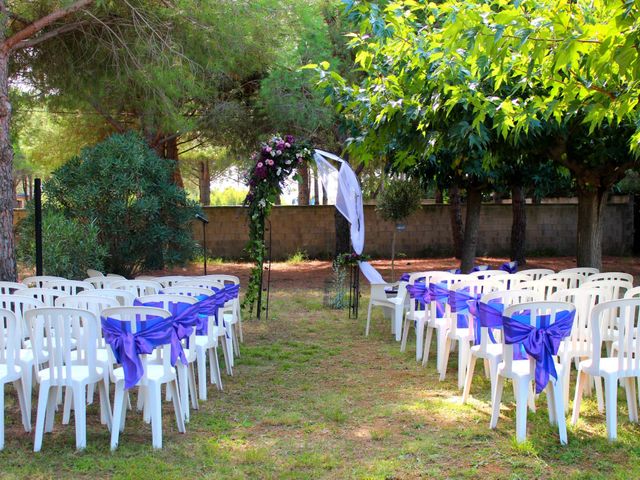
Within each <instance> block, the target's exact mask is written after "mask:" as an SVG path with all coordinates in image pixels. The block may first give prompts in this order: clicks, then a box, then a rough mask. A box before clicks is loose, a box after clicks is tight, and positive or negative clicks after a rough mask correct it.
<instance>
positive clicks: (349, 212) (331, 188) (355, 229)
mask: <svg viewBox="0 0 640 480" xmlns="http://www.w3.org/2000/svg"><path fill="white" fill-rule="evenodd" d="M327 158H328V159H330V160H334V161H336V162H338V163H339V164H340V168H339V169H337V168H335V167H334V166H333V165H332V164H331V163H329V161H327ZM314 159H315V161H316V165H317V166H318V175H319V177H320V181H321V182H322V186H323V187H324V188H325V190H326V191H327V198H328V199H329V201H332V202H335V205H336V208H337V209H338V211H339V212H340V213H341V214H342V215H343V216H344V217H345V218H346V219H347V220H348V221H349V224H350V225H351V228H350V231H351V245H352V247H353V251H354V252H356V253H357V254H358V255H360V254H361V253H362V250H363V249H364V209H363V207H362V190H361V189H360V183H359V182H358V177H356V174H355V173H354V171H353V170H352V169H351V166H350V165H349V164H348V163H347V162H345V161H344V160H342V159H341V158H340V157H338V156H337V155H334V154H332V153H329V152H324V151H322V150H316V151H315V153H314Z"/></svg>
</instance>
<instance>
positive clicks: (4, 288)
mask: <svg viewBox="0 0 640 480" xmlns="http://www.w3.org/2000/svg"><path fill="white" fill-rule="evenodd" d="M24 286H25V285H24V283H18V282H0V295H8V294H10V293H13V292H15V291H16V290H22V289H23V288H24Z"/></svg>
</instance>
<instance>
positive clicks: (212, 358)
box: [162, 285, 230, 401]
mask: <svg viewBox="0 0 640 480" xmlns="http://www.w3.org/2000/svg"><path fill="white" fill-rule="evenodd" d="M162 293H163V294H172V295H188V296H190V297H197V296H199V295H206V296H211V295H212V294H213V290H211V289H210V288H204V287H191V286H181V285H176V286H175V287H167V288H163V289H162ZM220 337H225V338H226V332H225V330H224V328H220V327H218V326H217V325H216V323H215V318H214V317H213V316H210V317H209V318H208V319H207V335H196V367H197V369H198V396H199V397H200V400H202V401H204V400H206V399H207V352H208V353H209V373H210V381H211V383H212V384H215V385H216V387H217V388H218V390H222V389H223V387H222V376H221V375H220V362H219V360H218V343H220V344H221V345H222V352H223V355H224V358H225V362H227V358H228V357H229V355H230V354H229V352H228V351H227V342H226V340H225V338H222V339H220ZM227 363H228V362H227Z"/></svg>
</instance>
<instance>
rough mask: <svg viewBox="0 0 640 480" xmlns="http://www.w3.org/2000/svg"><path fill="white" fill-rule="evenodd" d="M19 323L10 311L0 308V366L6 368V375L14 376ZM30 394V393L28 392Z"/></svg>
mask: <svg viewBox="0 0 640 480" xmlns="http://www.w3.org/2000/svg"><path fill="white" fill-rule="evenodd" d="M20 330H21V329H20V321H19V320H18V319H17V318H16V316H15V315H14V313H13V312H12V311H11V310H7V309H4V308H0V364H3V365H5V366H6V369H7V372H6V373H7V374H8V375H16V374H17V373H18V372H17V369H16V363H17V362H18V354H19V352H20V346H21V345H20V343H21V340H22V339H21V338H20ZM29 394H31V392H29Z"/></svg>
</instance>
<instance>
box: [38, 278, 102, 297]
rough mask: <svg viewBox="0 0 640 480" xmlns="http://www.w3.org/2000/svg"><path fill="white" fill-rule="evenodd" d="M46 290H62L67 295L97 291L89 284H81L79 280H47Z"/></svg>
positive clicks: (45, 283)
mask: <svg viewBox="0 0 640 480" xmlns="http://www.w3.org/2000/svg"><path fill="white" fill-rule="evenodd" d="M44 286H45V288H53V289H54V290H61V291H62V292H64V294H65V295H77V294H78V293H80V292H82V291H84V290H95V287H94V286H93V285H92V284H91V283H89V282H81V281H78V280H66V279H65V280H47V281H45V282H44Z"/></svg>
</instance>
